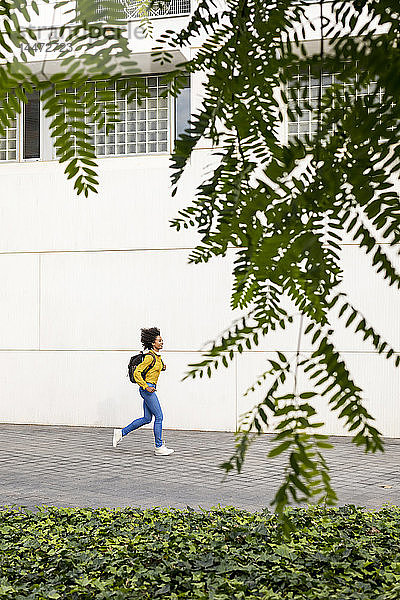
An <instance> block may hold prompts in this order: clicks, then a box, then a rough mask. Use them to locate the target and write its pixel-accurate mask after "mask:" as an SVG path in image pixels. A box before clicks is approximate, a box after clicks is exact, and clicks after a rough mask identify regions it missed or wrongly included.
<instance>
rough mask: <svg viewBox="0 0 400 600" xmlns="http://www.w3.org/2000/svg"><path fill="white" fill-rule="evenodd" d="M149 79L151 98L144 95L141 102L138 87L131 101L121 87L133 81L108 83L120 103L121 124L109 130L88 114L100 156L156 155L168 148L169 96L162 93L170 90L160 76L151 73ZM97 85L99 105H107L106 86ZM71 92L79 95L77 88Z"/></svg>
mask: <svg viewBox="0 0 400 600" xmlns="http://www.w3.org/2000/svg"><path fill="white" fill-rule="evenodd" d="M145 79H146V85H147V89H148V92H149V97H146V98H143V99H142V103H141V104H139V101H138V94H137V88H133V89H132V90H130V93H132V92H134V98H133V99H132V101H131V102H129V103H128V102H127V98H126V97H125V98H124V97H123V94H122V91H121V87H122V86H125V85H126V83H127V81H129V80H121V81H119V82H116V83H112V84H110V85H109V86H107V88H106V89H107V90H108V91H109V92H111V93H112V98H113V100H112V101H113V102H114V103H115V104H116V106H117V115H118V118H119V119H120V121H119V122H117V123H110V129H109V132H108V133H106V127H105V126H103V127H100V126H99V124H98V123H93V122H90V119H89V117H88V116H87V117H86V122H87V124H88V126H89V133H90V135H91V139H92V142H93V145H94V148H95V152H96V156H98V157H102V156H117V155H128V154H154V153H160V152H167V151H168V148H169V107H168V98H167V97H161V94H162V93H165V92H166V91H167V85H166V84H164V83H163V82H162V80H161V77H160V76H149V77H145ZM94 86H95V94H96V104H104V99H102V98H101V94H102V89H104V88H102V86H98V85H96V84H94ZM99 88H100V89H99ZM68 93H69V94H72V95H74V96H75V97H77V96H78V94H77V90H76V89H69V90H68ZM97 98H98V99H97ZM112 101H111V100H110V101H109V102H110V103H112ZM102 110H103V114H104V116H105V118H106V124H107V115H106V111H105V109H104V108H103V107H102Z"/></svg>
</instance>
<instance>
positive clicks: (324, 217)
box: [155, 0, 400, 513]
mask: <svg viewBox="0 0 400 600" xmlns="http://www.w3.org/2000/svg"><path fill="white" fill-rule="evenodd" d="M308 11H309V7H308V6H307V3H306V2H298V1H297V0H296V1H294V0H279V1H277V2H269V1H267V0H228V1H227V2H226V9H225V10H224V11H223V12H218V10H217V5H216V4H215V3H214V2H207V1H206V0H203V1H200V2H199V4H198V7H197V9H196V11H195V13H194V15H193V17H192V19H191V21H190V23H189V25H188V26H187V27H186V28H185V29H184V30H183V31H182V32H180V33H179V34H173V33H171V32H169V33H168V32H167V33H166V34H165V35H163V36H161V38H160V42H162V44H169V47H170V48H176V47H184V46H186V45H188V44H190V43H191V41H192V40H193V39H195V38H196V36H198V35H199V34H201V35H203V36H204V37H205V38H206V39H205V42H204V43H203V44H202V46H201V49H200V50H198V52H197V53H196V55H195V57H194V58H193V59H192V60H190V61H188V62H186V63H185V64H184V65H181V66H180V69H183V68H184V69H186V71H187V72H189V73H195V72H202V77H203V79H204V100H203V104H202V106H201V108H200V109H198V110H197V112H195V114H193V115H192V118H191V124H190V128H189V129H188V130H187V131H186V133H185V134H183V135H182V136H181V137H180V139H179V140H178V141H177V144H176V147H175V152H174V155H173V159H172V169H173V174H172V182H173V184H174V186H175V189H174V191H176V186H177V185H178V183H179V180H180V177H181V175H182V173H183V171H184V169H185V167H186V165H187V164H188V161H189V158H190V156H191V153H192V151H193V149H194V148H195V147H196V145H197V144H198V143H199V142H200V141H201V140H202V138H204V137H205V138H208V139H209V140H211V141H212V145H213V148H214V149H213V157H214V165H215V166H214V167H213V168H212V170H211V172H209V173H208V174H207V176H206V179H205V180H204V181H203V182H202V183H201V184H200V185H199V187H198V190H197V194H196V198H195V200H194V202H193V203H192V204H191V205H190V206H188V207H187V208H185V209H184V210H182V211H180V213H179V216H178V218H176V219H175V220H174V221H173V222H172V226H173V227H175V228H176V229H177V230H180V229H181V228H189V227H193V228H195V229H196V230H197V231H198V232H199V233H200V234H201V243H200V244H199V245H198V246H197V247H196V249H195V250H194V251H193V252H192V253H191V254H190V257H189V261H190V262H194V263H198V262H207V261H209V260H210V259H211V258H212V257H213V256H218V255H221V256H225V255H226V253H227V251H228V250H229V249H232V248H233V249H235V253H236V254H235V255H236V261H235V265H234V269H233V276H234V284H233V290H232V307H233V308H239V309H242V310H243V311H245V315H244V317H243V319H241V320H239V321H237V322H236V323H235V324H234V325H233V326H232V327H230V328H228V329H227V330H226V332H224V333H223V334H222V335H221V336H220V337H219V338H218V339H216V340H215V342H214V343H212V345H211V347H210V348H209V349H208V350H206V351H205V352H204V357H203V358H204V360H202V361H201V362H200V363H197V364H194V365H190V371H189V372H188V374H187V377H193V378H194V377H197V376H200V377H201V376H202V375H203V374H207V375H208V376H211V374H212V370H213V368H214V369H215V368H217V367H218V365H219V364H220V363H222V364H223V365H224V366H225V367H227V366H228V363H229V361H230V360H232V359H233V357H234V354H235V351H236V352H239V353H240V352H242V351H243V349H244V347H246V348H248V349H250V348H251V347H253V346H257V345H258V344H259V341H260V339H261V338H262V337H264V336H266V335H268V334H269V333H270V332H271V331H272V330H274V329H279V328H285V327H286V326H287V324H288V323H290V322H292V321H293V320H294V319H296V322H300V325H299V341H298V348H297V352H295V354H294V355H293V356H291V357H286V356H285V355H283V354H282V353H278V358H277V359H276V360H270V361H269V367H268V369H267V370H266V372H265V373H263V374H262V375H261V376H260V378H259V380H258V381H257V382H256V384H255V385H254V386H251V387H250V388H249V391H251V390H254V388H255V386H256V385H264V383H267V384H268V387H267V392H266V395H265V398H264V400H263V401H262V402H261V403H260V404H259V405H258V406H257V407H255V409H254V410H253V411H250V413H248V414H247V415H245V416H244V419H243V422H242V425H241V428H240V430H239V433H238V437H237V450H236V453H235V454H234V456H232V457H231V459H230V460H229V461H227V462H226V463H224V465H223V467H224V468H225V469H226V470H227V471H229V470H230V469H232V468H235V467H236V468H237V469H238V470H240V468H241V465H242V463H243V460H244V458H245V455H246V450H247V448H248V445H249V443H251V439H252V437H253V434H254V432H255V434H257V433H260V432H262V431H263V430H265V428H267V427H268V426H269V422H270V418H271V417H272V418H273V420H274V423H275V424H274V425H273V428H274V430H275V431H276V441H278V442H279V445H278V447H277V449H276V450H275V451H274V454H276V453H279V452H284V451H287V454H288V467H287V470H286V473H285V477H284V482H283V484H282V486H281V487H280V489H279V490H278V492H277V495H276V497H275V499H274V504H275V506H276V509H277V510H278V512H279V513H282V511H283V508H284V506H285V505H286V504H287V503H288V502H289V501H290V500H295V501H296V500H298V499H299V496H298V494H299V493H300V494H301V497H302V498H303V499H307V500H311V499H314V500H316V501H320V502H321V501H325V502H326V503H328V504H331V503H333V502H334V500H335V494H334V491H333V490H332V488H331V486H330V483H329V469H328V467H327V464H326V462H325V460H324V458H323V456H322V454H321V449H322V448H325V447H327V442H326V440H325V438H324V436H321V435H319V434H317V433H316V430H318V427H320V426H321V425H322V423H317V422H315V419H314V417H315V415H316V410H315V408H314V407H313V406H312V404H311V403H312V398H313V397H318V399H326V401H327V403H328V405H329V407H330V408H331V410H332V411H335V413H336V414H337V415H338V417H339V419H342V420H343V421H344V424H345V426H346V427H347V429H348V431H349V432H351V433H352V435H353V441H354V442H355V444H357V445H359V446H362V447H363V448H364V450H365V451H372V452H375V451H377V450H383V445H382V439H381V437H380V433H379V431H378V430H377V429H376V427H374V425H373V421H374V419H373V416H372V415H371V414H369V412H368V411H367V409H366V408H365V406H364V404H363V397H362V390H361V389H360V387H358V385H357V384H356V382H355V381H353V379H352V377H351V374H350V372H349V369H348V368H347V366H346V363H345V361H344V359H343V357H341V355H340V353H339V352H338V350H337V349H336V348H335V346H334V343H333V341H332V336H333V333H334V326H335V324H336V323H337V322H338V320H339V321H343V322H344V324H345V326H346V327H347V328H352V329H353V330H354V333H355V334H359V335H362V336H363V339H364V340H366V341H367V342H368V341H369V342H370V343H371V344H372V347H373V348H374V349H375V350H377V351H378V353H382V354H384V355H385V356H386V358H387V359H391V360H392V361H393V362H394V365H395V366H399V364H400V356H399V354H398V352H396V351H395V350H394V349H393V348H392V347H391V346H390V344H389V343H388V342H387V341H385V340H384V339H383V338H382V336H381V335H380V334H379V333H378V332H376V330H375V328H374V327H373V326H372V325H369V324H368V323H367V320H366V318H365V317H364V316H363V315H362V314H361V312H360V311H359V309H358V308H357V307H354V306H353V305H352V303H351V301H350V299H349V298H348V297H347V294H346V290H344V289H343V282H342V279H343V273H342V266H341V252H342V243H343V241H344V240H345V239H346V237H345V236H351V240H352V241H354V243H356V244H358V246H359V248H360V249H361V251H363V252H365V254H366V255H367V256H368V257H369V258H370V262H371V267H372V269H373V270H375V271H376V272H377V273H380V274H381V276H383V278H384V279H386V281H387V283H388V285H389V286H395V287H396V288H399V287H400V278H399V277H400V276H399V274H398V272H397V271H396V269H395V267H394V265H393V264H392V260H391V258H390V255H389V253H388V252H387V250H386V249H384V246H383V243H385V244H386V247H390V246H392V247H394V248H393V250H395V251H396V252H397V253H398V247H399V246H398V244H399V242H400V212H399V196H398V192H397V190H396V177H397V178H398V173H399V169H400V163H399V160H398V158H399V153H400V138H399V132H400V103H399V98H400V80H399V78H398V72H399V66H400V52H399V43H398V41H399V34H400V29H399V27H400V26H399V23H400V20H399V6H398V2H397V1H396V2H395V1H394V0H385V1H384V2H381V1H379V2H378V1H376V0H368V1H367V0H365V1H363V0H361V1H360V0H350V1H348V2H342V1H339V0H335V1H334V2H332V3H324V2H323V1H322V0H321V2H320V19H319V22H318V24H316V22H315V20H314V21H312V20H311V19H310V16H309V12H308ZM306 31H308V33H309V34H310V32H311V37H314V38H315V37H317V38H318V37H321V43H320V48H319V51H318V52H315V49H313V47H310V46H308V45H307V44H306V43H305V41H304V40H305V38H306V35H307V34H306ZM309 37H310V35H309ZM155 57H156V59H157V60H166V61H167V60H168V57H167V56H166V54H165V53H163V52H162V50H161V46H160V47H159V48H158V49H157V53H156V54H155ZM329 73H332V74H334V77H332V78H331V79H330V80H329V82H328V83H326V81H325V79H326V75H327V74H329ZM309 76H310V77H312V78H313V85H314V86H316V87H317V89H318V98H314V99H313V98H309V97H308V94H306V86H304V85H303V86H302V80H303V81H304V78H305V79H307V78H308V77H309ZM328 79H329V78H328ZM308 111H311V113H310V114H312V115H313V121H314V122H315V123H317V127H316V131H314V132H311V133H308V134H304V135H303V134H301V135H300V134H299V135H297V136H296V135H291V136H289V138H288V139H287V140H286V139H285V136H284V135H282V127H281V125H282V123H284V122H285V120H286V119H287V118H288V119H289V120H292V121H294V120H295V119H296V116H297V115H300V116H302V115H305V117H306V118H305V119H304V120H306V121H307V115H309V112H308ZM336 311H337V312H336ZM304 339H307V343H308V344H309V345H311V347H312V352H311V354H310V355H308V356H306V355H304V353H302V352H301V346H302V345H303V344H304ZM300 375H301V376H302V377H304V376H305V377H308V379H309V381H310V386H311V387H310V391H304V392H302V393H299V390H298V381H299V377H300ZM289 382H290V384H291V385H292V390H293V391H292V393H287V387H288V383H289ZM285 385H286V388H285ZM309 399H311V400H309ZM305 400H307V401H305Z"/></svg>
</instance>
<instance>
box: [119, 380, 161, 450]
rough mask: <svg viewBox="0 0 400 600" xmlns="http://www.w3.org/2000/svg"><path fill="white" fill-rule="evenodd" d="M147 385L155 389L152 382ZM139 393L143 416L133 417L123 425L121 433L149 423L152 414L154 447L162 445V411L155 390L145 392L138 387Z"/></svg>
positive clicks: (124, 433)
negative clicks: (133, 418)
mask: <svg viewBox="0 0 400 600" xmlns="http://www.w3.org/2000/svg"><path fill="white" fill-rule="evenodd" d="M147 386H148V387H153V388H154V389H156V386H155V384H154V383H148V384H147ZM139 393H140V395H141V396H142V398H143V412H144V414H143V417H140V418H139V419H135V421H132V423H130V424H129V425H127V426H126V427H124V429H123V430H122V435H123V436H124V435H128V433H130V432H131V431H134V430H135V429H138V428H139V427H142V425H147V423H151V419H152V418H153V415H154V417H155V418H154V439H155V442H156V448H159V447H160V446H162V421H163V413H162V410H161V406H160V402H159V400H158V398H157V394H156V392H146V390H144V389H143V388H139Z"/></svg>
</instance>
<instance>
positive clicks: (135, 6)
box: [121, 0, 190, 19]
mask: <svg viewBox="0 0 400 600" xmlns="http://www.w3.org/2000/svg"><path fill="white" fill-rule="evenodd" d="M121 2H122V4H123V6H124V10H125V15H126V18H127V19H135V18H139V17H141V16H143V2H142V1H141V0H121ZM189 13H190V0H166V1H164V0H161V1H158V2H154V3H153V5H152V6H151V8H149V9H148V10H146V12H145V14H146V15H147V16H148V17H161V16H164V15H165V16H178V15H187V14H189Z"/></svg>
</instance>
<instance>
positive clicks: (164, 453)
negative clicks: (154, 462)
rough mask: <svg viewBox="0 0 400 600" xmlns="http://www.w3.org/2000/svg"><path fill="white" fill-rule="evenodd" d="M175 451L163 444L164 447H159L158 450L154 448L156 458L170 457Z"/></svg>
mask: <svg viewBox="0 0 400 600" xmlns="http://www.w3.org/2000/svg"><path fill="white" fill-rule="evenodd" d="M172 453H173V450H172V449H171V448H167V446H166V445H165V444H163V445H162V446H159V447H158V448H157V446H156V447H155V448H154V454H155V455H156V456H168V455H169V454H172Z"/></svg>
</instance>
